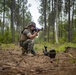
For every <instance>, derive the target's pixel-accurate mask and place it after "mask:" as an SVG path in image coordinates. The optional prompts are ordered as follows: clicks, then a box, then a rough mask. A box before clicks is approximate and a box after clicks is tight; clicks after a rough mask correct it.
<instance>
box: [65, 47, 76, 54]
mask: <svg viewBox="0 0 76 75" xmlns="http://www.w3.org/2000/svg"><path fill="white" fill-rule="evenodd" d="M70 50H76V48H74V47H70V46H67V47H65V51H64V53H67V52H69V51H70Z"/></svg>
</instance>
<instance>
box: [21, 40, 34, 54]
mask: <svg viewBox="0 0 76 75" xmlns="http://www.w3.org/2000/svg"><path fill="white" fill-rule="evenodd" d="M20 45H21V47H22V55H24V54H25V53H26V54H27V53H28V52H31V53H32V54H33V55H35V51H34V48H33V46H34V42H33V40H31V39H28V40H26V41H21V42H20Z"/></svg>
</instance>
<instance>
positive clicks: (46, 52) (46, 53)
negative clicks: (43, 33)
mask: <svg viewBox="0 0 76 75" xmlns="http://www.w3.org/2000/svg"><path fill="white" fill-rule="evenodd" d="M44 48H45V50H43V53H44V55H46V56H48V51H47V46H44Z"/></svg>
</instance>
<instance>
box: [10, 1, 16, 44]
mask: <svg viewBox="0 0 76 75" xmlns="http://www.w3.org/2000/svg"><path fill="white" fill-rule="evenodd" d="M14 1H15V0H12V3H11V33H12V43H14V42H15V35H14V19H13V18H14Z"/></svg>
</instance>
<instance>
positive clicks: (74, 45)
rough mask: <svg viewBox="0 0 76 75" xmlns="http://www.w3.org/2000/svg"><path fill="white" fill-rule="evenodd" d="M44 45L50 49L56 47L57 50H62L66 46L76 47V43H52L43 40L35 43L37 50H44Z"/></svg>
mask: <svg viewBox="0 0 76 75" xmlns="http://www.w3.org/2000/svg"><path fill="white" fill-rule="evenodd" d="M44 46H47V49H48V50H51V49H55V50H56V51H57V52H61V51H64V50H65V47H67V46H70V47H76V44H74V43H64V44H50V43H46V42H42V43H39V44H35V50H42V49H44Z"/></svg>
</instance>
